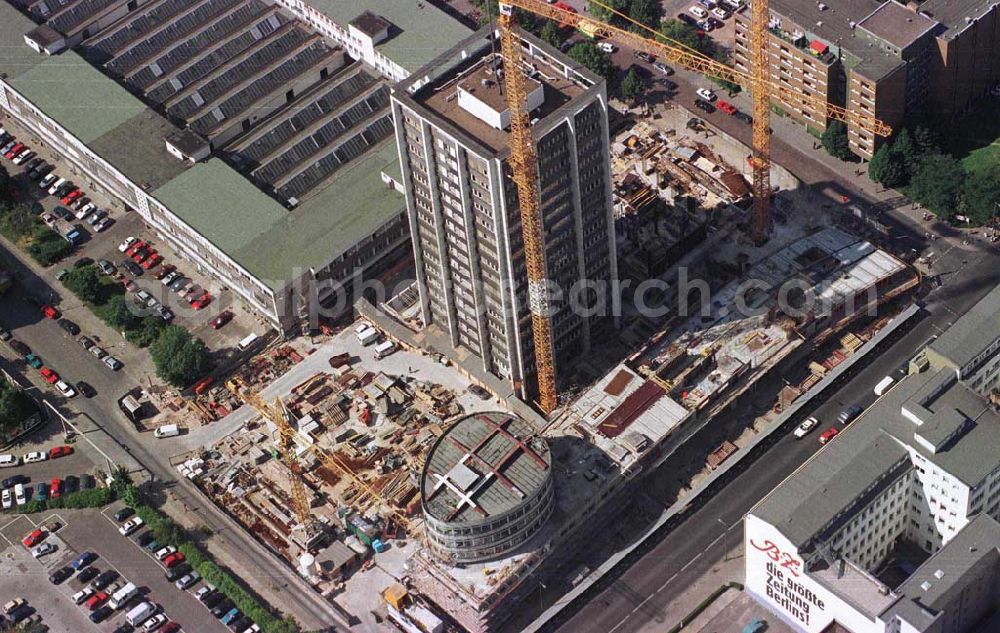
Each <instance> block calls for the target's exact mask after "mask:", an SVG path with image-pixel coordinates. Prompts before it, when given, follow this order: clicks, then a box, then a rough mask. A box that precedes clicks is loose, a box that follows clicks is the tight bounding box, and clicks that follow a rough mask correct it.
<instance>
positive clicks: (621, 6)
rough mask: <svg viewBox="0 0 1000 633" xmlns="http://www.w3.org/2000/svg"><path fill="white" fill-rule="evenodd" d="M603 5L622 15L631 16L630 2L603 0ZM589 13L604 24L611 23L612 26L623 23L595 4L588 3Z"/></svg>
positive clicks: (626, 0) (625, 0) (624, 0)
mask: <svg viewBox="0 0 1000 633" xmlns="http://www.w3.org/2000/svg"><path fill="white" fill-rule="evenodd" d="M601 4H605V5H607V6H609V7H611V8H613V9H614V10H615V11H618V12H620V13H624V14H626V15H631V14H630V13H629V6H628V4H629V3H628V0H602V2H601ZM587 13H589V14H590V15H592V16H594V17H595V18H597V19H598V20H601V21H602V22H610V23H612V24H615V23H621V18H619V17H618V16H617V15H615V14H614V13H612V12H611V11H608V10H607V9H605V8H604V7H602V6H601V5H600V4H596V3H594V2H589V1H588V2H587Z"/></svg>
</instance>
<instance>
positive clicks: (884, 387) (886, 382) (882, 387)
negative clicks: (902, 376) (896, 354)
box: [873, 376, 896, 396]
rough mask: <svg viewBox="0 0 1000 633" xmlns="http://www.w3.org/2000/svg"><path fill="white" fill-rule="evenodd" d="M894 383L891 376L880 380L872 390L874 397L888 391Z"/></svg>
mask: <svg viewBox="0 0 1000 633" xmlns="http://www.w3.org/2000/svg"><path fill="white" fill-rule="evenodd" d="M894 382H896V381H895V380H893V378H892V376H886V377H885V378H883V379H882V380H880V381H878V384H877V385H875V389H873V391H874V392H875V395H876V396H881V395H882V394H883V393H885V392H886V391H889V387H891V386H892V383H894Z"/></svg>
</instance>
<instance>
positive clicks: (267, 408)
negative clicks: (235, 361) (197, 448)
mask: <svg viewBox="0 0 1000 633" xmlns="http://www.w3.org/2000/svg"><path fill="white" fill-rule="evenodd" d="M227 386H228V387H229V390H230V391H232V392H233V393H234V394H238V395H239V397H240V398H242V399H243V401H244V402H246V403H247V404H248V405H250V406H251V407H253V409H254V410H256V411H257V413H258V414H260V416H261V417H263V418H264V419H265V420H270V421H271V422H272V423H273V424H274V426H275V427H276V428H277V429H278V435H279V436H280V437H281V444H280V445H279V446H278V450H279V452H280V453H281V462H282V463H283V464H284V465H285V467H286V468H288V470H289V473H290V474H289V478H288V479H289V481H290V482H291V489H292V491H291V492H292V511H293V512H294V513H295V519H296V520H297V521H298V523H299V525H300V526H302V527H304V528H305V529H306V531H307V532H308V531H310V530H311V529H312V528H313V527H314V522H313V518H312V513H311V512H310V505H309V495H308V494H307V493H306V487H305V483H303V481H302V476H301V474H300V473H299V465H298V464H297V463H296V462H295V430H294V429H292V426H291V423H290V422H289V417H290V415H289V412H288V408H287V407H285V404H284V403H283V402H282V401H281V398H275V401H274V402H273V403H270V402H267V401H266V400H264V398H262V397H261V396H260V395H259V394H256V393H254V392H253V391H251V390H250V389H249V387H248V386H247V384H246V383H245V382H244V381H243V380H241V379H239V378H233V379H232V380H230V381H229V383H228V384H227Z"/></svg>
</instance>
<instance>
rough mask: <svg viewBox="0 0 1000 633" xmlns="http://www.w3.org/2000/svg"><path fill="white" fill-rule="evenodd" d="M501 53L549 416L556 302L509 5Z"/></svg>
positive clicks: (541, 394)
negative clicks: (552, 298) (547, 265)
mask: <svg viewBox="0 0 1000 633" xmlns="http://www.w3.org/2000/svg"><path fill="white" fill-rule="evenodd" d="M499 23H500V53H501V55H502V56H503V63H504V66H503V68H504V73H503V85H504V89H505V90H506V91H507V106H508V108H509V110H510V166H511V178H512V179H513V180H514V184H515V185H516V186H517V201H518V208H519V209H520V212H521V235H522V238H523V241H524V263H525V266H526V267H527V270H528V307H529V309H530V310H531V332H532V338H533V339H534V348H535V375H536V376H537V378H538V406H539V408H540V409H541V410H542V412H544V413H546V414H547V413H550V412H551V411H552V410H553V409H555V408H556V404H557V402H558V399H557V394H556V371H555V358H554V355H555V351H554V345H553V340H552V317H551V310H550V307H551V302H550V297H549V286H548V275H547V272H546V268H545V239H544V237H543V235H542V210H541V203H540V200H539V191H538V156H537V154H536V153H535V141H534V139H533V138H532V137H531V118H530V115H529V112H528V111H527V103H528V101H527V89H526V87H525V81H524V75H523V74H522V72H521V71H522V66H523V64H522V59H521V42H520V38H518V36H517V25H516V24H515V22H514V16H513V10H512V9H511V7H510V5H504V4H501V5H500V17H499Z"/></svg>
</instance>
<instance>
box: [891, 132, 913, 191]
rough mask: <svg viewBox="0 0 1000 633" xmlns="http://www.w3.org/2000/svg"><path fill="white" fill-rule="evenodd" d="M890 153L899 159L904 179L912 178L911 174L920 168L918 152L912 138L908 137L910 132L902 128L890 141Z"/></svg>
mask: <svg viewBox="0 0 1000 633" xmlns="http://www.w3.org/2000/svg"><path fill="white" fill-rule="evenodd" d="M892 153H893V154H895V155H896V156H898V157H899V159H900V161H902V165H903V169H904V170H905V172H906V178H907V179H909V178H912V177H913V174H914V173H915V172H916V171H917V168H918V167H919V166H920V152H918V151H917V146H916V144H914V142H913V137H911V136H910V131H909V130H907V129H906V128H903V129H902V130H900V131H899V134H897V135H896V138H895V139H893V141H892Z"/></svg>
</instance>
